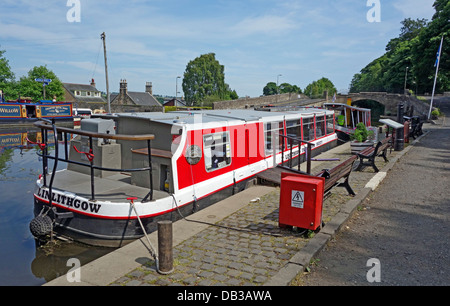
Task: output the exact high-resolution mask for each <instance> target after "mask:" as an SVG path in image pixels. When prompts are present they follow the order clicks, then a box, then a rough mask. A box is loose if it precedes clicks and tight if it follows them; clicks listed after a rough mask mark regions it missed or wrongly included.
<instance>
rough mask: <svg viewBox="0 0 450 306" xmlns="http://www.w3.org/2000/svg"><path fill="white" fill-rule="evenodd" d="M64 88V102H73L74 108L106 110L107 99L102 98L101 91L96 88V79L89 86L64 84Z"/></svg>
mask: <svg viewBox="0 0 450 306" xmlns="http://www.w3.org/2000/svg"><path fill="white" fill-rule="evenodd" d="M62 84H63V87H64V101H66V102H72V103H73V107H74V108H75V107H79V108H90V109H92V110H94V109H100V108H103V109H106V108H107V102H106V99H105V98H103V97H102V93H101V91H99V90H97V88H96V87H95V81H94V79H92V80H91V83H90V84H89V85H88V84H74V83H62Z"/></svg>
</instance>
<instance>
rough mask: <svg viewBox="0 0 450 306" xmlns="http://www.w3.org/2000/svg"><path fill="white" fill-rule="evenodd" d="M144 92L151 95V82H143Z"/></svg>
mask: <svg viewBox="0 0 450 306" xmlns="http://www.w3.org/2000/svg"><path fill="white" fill-rule="evenodd" d="M145 92H148V93H149V94H151V95H153V85H152V82H145Z"/></svg>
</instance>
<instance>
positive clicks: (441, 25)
mask: <svg viewBox="0 0 450 306" xmlns="http://www.w3.org/2000/svg"><path fill="white" fill-rule="evenodd" d="M433 6H434V8H435V10H436V13H435V14H434V15H433V18H432V21H431V22H430V23H429V24H428V25H427V27H426V28H424V29H423V31H421V32H420V35H419V36H418V39H417V42H416V43H415V44H414V46H413V48H412V61H413V62H414V64H415V65H414V71H415V78H416V82H417V87H418V90H419V92H429V93H431V91H432V89H433V82H434V76H435V72H436V67H435V66H434V64H435V62H436V52H437V50H438V48H439V45H440V42H441V38H442V36H444V43H443V48H442V49H443V50H442V51H441V62H440V64H439V77H438V81H437V83H436V92H443V91H449V90H450V22H448V20H450V2H449V1H448V0H437V1H435V2H434V4H433Z"/></svg>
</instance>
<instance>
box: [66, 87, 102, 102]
mask: <svg viewBox="0 0 450 306" xmlns="http://www.w3.org/2000/svg"><path fill="white" fill-rule="evenodd" d="M62 84H63V86H64V88H65V89H66V90H67V91H68V92H69V93H70V94H71V95H72V97H74V99H75V100H76V101H82V102H106V100H105V99H104V98H103V97H102V96H101V95H100V97H92V96H77V95H75V94H74V93H75V91H86V92H87V91H89V92H100V91H99V90H98V89H97V88H95V87H94V86H92V85H86V84H74V83H62Z"/></svg>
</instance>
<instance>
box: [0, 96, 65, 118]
mask: <svg viewBox="0 0 450 306" xmlns="http://www.w3.org/2000/svg"><path fill="white" fill-rule="evenodd" d="M40 119H55V120H61V121H68V120H73V111H72V103H70V102H55V101H51V100H41V101H39V102H32V101H31V100H30V99H18V100H16V101H7V102H5V100H4V99H1V100H0V124H2V123H21V124H23V123H33V122H35V121H38V120H40Z"/></svg>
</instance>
